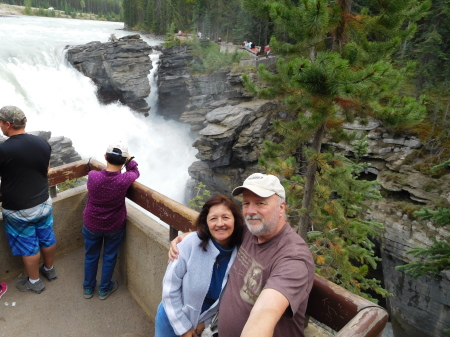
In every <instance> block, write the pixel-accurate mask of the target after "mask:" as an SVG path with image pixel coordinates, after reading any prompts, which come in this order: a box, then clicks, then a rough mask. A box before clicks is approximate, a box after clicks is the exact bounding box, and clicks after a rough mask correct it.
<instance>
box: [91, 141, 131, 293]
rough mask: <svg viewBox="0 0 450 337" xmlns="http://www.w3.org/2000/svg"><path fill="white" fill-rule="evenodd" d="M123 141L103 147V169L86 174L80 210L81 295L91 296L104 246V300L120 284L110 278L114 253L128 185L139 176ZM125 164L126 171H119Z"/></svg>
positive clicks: (101, 290) (120, 238)
mask: <svg viewBox="0 0 450 337" xmlns="http://www.w3.org/2000/svg"><path fill="white" fill-rule="evenodd" d="M133 158H134V157H130V155H129V154H128V148H127V147H126V146H125V145H124V144H122V143H120V142H119V143H114V144H112V145H110V146H108V149H107V150H106V154H105V159H106V169H103V170H101V171H90V172H89V174H88V181H87V189H88V200H87V203H86V208H85V209H84V212H83V222H84V225H83V229H82V232H83V236H84V246H85V258H84V282H83V289H84V298H86V299H89V298H92V296H93V294H94V290H95V286H96V284H97V279H96V276H97V268H98V261H99V259H100V252H101V250H102V246H103V266H102V279H101V281H100V285H99V292H98V293H99V298H100V299H101V300H105V299H106V298H108V296H109V295H111V294H112V293H113V292H114V291H115V290H116V289H117V287H118V286H119V284H118V282H117V281H112V280H111V278H112V275H113V272H114V267H115V266H116V261H117V254H118V252H119V248H120V245H121V243H122V241H123V238H124V236H125V222H126V218H127V209H126V207H125V196H126V193H127V190H128V188H129V187H130V186H131V184H132V183H133V182H134V181H135V180H136V179H137V178H138V177H139V170H138V164H137V163H136V161H134V160H133ZM124 166H125V168H126V172H124V173H122V172H121V171H122V169H123V167H124Z"/></svg>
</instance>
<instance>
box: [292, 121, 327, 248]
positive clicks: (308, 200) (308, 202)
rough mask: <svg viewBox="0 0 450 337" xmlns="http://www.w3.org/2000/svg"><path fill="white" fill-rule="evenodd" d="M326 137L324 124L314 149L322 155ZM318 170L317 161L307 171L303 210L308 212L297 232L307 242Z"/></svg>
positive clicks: (315, 138) (301, 220)
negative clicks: (323, 142)
mask: <svg viewBox="0 0 450 337" xmlns="http://www.w3.org/2000/svg"><path fill="white" fill-rule="evenodd" d="M324 135H325V123H324V124H322V125H321V126H320V127H319V128H318V129H317V131H316V132H315V133H314V138H313V141H312V148H313V149H314V150H315V151H316V152H317V153H320V150H321V147H322V141H323V137H324ZM316 170H317V164H316V162H315V161H311V162H309V164H308V169H307V170H306V181H305V193H304V195H303V201H302V209H305V210H306V211H305V214H304V215H303V216H302V217H301V218H300V221H299V223H298V231H297V233H298V235H300V236H301V237H302V238H303V239H304V240H305V241H306V235H307V233H308V229H309V227H310V213H311V206H312V201H313V196H314V181H315V179H316Z"/></svg>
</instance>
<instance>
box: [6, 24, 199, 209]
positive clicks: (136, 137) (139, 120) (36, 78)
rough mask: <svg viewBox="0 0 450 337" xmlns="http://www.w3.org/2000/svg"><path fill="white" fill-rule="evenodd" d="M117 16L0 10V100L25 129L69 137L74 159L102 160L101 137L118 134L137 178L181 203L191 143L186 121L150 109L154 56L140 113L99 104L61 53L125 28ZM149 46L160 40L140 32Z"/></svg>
mask: <svg viewBox="0 0 450 337" xmlns="http://www.w3.org/2000/svg"><path fill="white" fill-rule="evenodd" d="M122 28H123V23H112V22H100V21H87V20H83V21H81V20H71V19H56V18H39V17H27V16H17V17H0V107H2V106H5V105H16V106H18V107H20V108H21V109H22V110H23V111H24V112H25V114H26V116H27V119H28V123H27V127H26V130H27V131H38V130H42V131H51V133H52V136H65V137H68V138H70V139H71V140H72V142H73V146H74V148H75V150H76V151H77V152H78V153H79V154H80V156H81V157H82V158H91V157H92V158H95V159H97V160H99V161H101V162H103V163H104V162H105V161H104V158H103V154H104V153H105V150H106V148H107V146H108V144H109V143H111V142H113V141H115V140H123V141H125V142H126V143H128V147H129V152H130V154H131V155H133V156H135V157H136V161H137V162H138V163H139V169H140V172H141V177H140V178H139V179H138V181H139V182H141V183H142V184H144V185H146V186H148V187H150V188H152V189H154V190H156V191H158V192H160V193H162V194H164V195H166V196H168V197H170V198H172V199H174V200H176V201H178V202H182V203H185V200H184V189H185V185H186V181H187V180H188V178H189V175H188V173H187V169H188V167H189V165H190V164H191V163H192V162H193V161H194V160H195V153H196V150H195V149H194V148H192V146H191V144H192V142H193V139H192V138H191V135H190V132H189V126H187V125H184V124H181V123H179V122H176V121H167V120H164V118H162V117H161V116H159V115H157V114H156V100H157V87H156V80H155V77H156V76H157V60H158V58H159V55H158V54H157V53H154V54H152V55H150V57H151V59H152V64H153V69H152V71H151V73H150V74H149V80H150V85H151V94H150V96H149V97H148V99H147V102H148V103H149V105H150V106H151V107H152V109H151V110H150V115H149V116H148V117H144V116H143V115H140V114H138V113H136V112H134V111H132V110H130V109H129V108H128V107H126V106H124V105H122V104H120V103H114V104H109V105H102V104H100V103H99V101H98V99H97V97H96V94H95V93H96V89H97V88H96V86H95V85H94V83H93V82H92V81H91V80H90V79H89V78H87V77H85V76H84V75H83V74H81V73H79V72H78V71H76V70H75V69H74V68H73V67H72V66H71V65H70V64H69V63H68V62H67V60H66V58H65V51H64V49H65V47H66V46H67V45H78V44H85V43H88V42H91V41H100V42H107V41H108V38H109V36H110V35H111V34H115V35H116V37H118V38H120V37H122V36H125V35H128V34H135V33H133V32H126V31H124V30H122ZM142 38H143V39H144V40H145V41H146V42H147V43H148V44H149V45H157V44H159V43H160V42H161V41H157V40H151V39H149V38H145V37H142Z"/></svg>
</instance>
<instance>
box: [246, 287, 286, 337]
mask: <svg viewBox="0 0 450 337" xmlns="http://www.w3.org/2000/svg"><path fill="white" fill-rule="evenodd" d="M288 306H289V301H288V299H287V298H286V297H285V296H284V295H283V294H282V293H280V292H279V291H277V290H275V289H264V290H263V291H261V294H260V295H259V296H258V299H257V300H256V303H255V305H254V306H253V309H252V311H251V312H250V316H249V318H248V320H247V323H246V324H245V326H244V329H243V330H242V333H241V337H272V336H273V333H274V329H275V325H276V324H277V323H278V321H279V320H280V318H281V316H282V315H283V314H284V312H285V311H286V309H287V307H288Z"/></svg>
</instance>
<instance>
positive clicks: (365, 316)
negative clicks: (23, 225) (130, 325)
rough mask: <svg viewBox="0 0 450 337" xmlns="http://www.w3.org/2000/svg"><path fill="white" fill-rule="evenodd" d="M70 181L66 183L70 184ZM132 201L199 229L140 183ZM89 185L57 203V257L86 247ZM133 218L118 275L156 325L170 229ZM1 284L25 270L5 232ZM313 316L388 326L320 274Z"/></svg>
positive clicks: (65, 174) (365, 332)
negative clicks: (84, 230) (84, 233)
mask: <svg viewBox="0 0 450 337" xmlns="http://www.w3.org/2000/svg"><path fill="white" fill-rule="evenodd" d="M102 167H103V165H102V164H101V163H99V162H97V161H91V162H89V161H88V160H83V161H79V162H75V163H72V164H68V165H64V166H60V167H57V168H54V169H52V170H51V171H50V173H49V182H50V185H51V186H53V185H56V184H58V183H61V182H63V181H65V180H69V179H74V178H78V177H82V176H84V175H86V174H87V172H88V171H89V170H91V169H96V170H99V169H101V168H102ZM64 179H65V180H64ZM128 197H129V198H130V199H131V200H132V201H134V202H135V203H137V204H138V205H139V206H141V207H143V208H144V209H146V210H148V211H150V212H151V213H153V214H154V215H156V216H157V217H159V218H161V219H163V220H164V221H165V222H166V223H168V224H170V225H171V226H172V228H173V230H172V232H173V231H178V230H181V231H186V230H193V228H192V221H193V220H194V219H195V217H196V215H197V212H195V211H193V210H191V209H189V208H188V207H186V206H184V205H181V204H179V203H177V202H175V201H173V200H171V199H169V198H167V197H165V196H164V195H162V194H160V193H158V192H156V191H153V190H151V189H150V188H148V187H146V186H144V185H142V184H139V183H136V182H135V183H134V184H133V185H132V187H131V188H130V191H129V193H128ZM86 198H87V191H86V187H85V186H81V187H77V188H74V189H71V190H68V191H65V192H62V193H59V195H58V196H56V197H54V198H53V205H54V206H53V214H54V219H55V226H54V228H55V235H56V238H57V255H61V254H63V253H65V252H68V251H71V250H74V249H76V248H78V247H81V246H82V245H83V238H82V234H81V226H82V211H83V209H84V207H85V204H86ZM127 210H128V219H127V235H126V238H125V243H124V245H123V247H122V250H121V252H120V254H119V256H120V257H119V263H118V271H119V273H120V276H121V280H122V282H123V283H124V284H125V285H126V286H127V288H128V291H129V292H130V293H131V294H132V295H133V297H134V298H135V300H136V301H137V302H138V303H139V304H140V306H141V307H142V308H143V309H144V310H145V312H146V313H147V314H148V315H149V317H150V318H151V319H152V320H153V319H154V317H155V315H156V309H157V306H158V304H159V302H160V301H161V293H162V279H163V277H164V273H165V270H166V266H167V251H168V246H169V242H170V241H169V229H167V228H165V227H163V226H162V225H160V224H159V223H157V222H156V221H155V220H153V219H152V218H150V217H149V216H148V215H147V214H145V213H144V212H142V211H141V210H140V209H138V208H137V207H136V206H135V205H134V204H133V203H132V202H127ZM0 254H1V259H0V279H2V280H4V279H7V278H12V277H15V276H16V275H18V274H19V273H20V272H22V271H23V269H24V268H23V264H22V261H21V259H20V257H17V256H16V257H13V256H11V253H10V251H9V245H8V243H7V240H6V237H5V233H4V231H1V232H0ZM307 314H309V315H310V316H311V317H313V318H314V319H316V320H318V321H319V322H321V323H324V324H326V325H327V326H329V327H331V328H332V329H334V330H336V331H338V332H337V334H336V336H340V337H344V336H361V337H364V336H365V337H376V336H381V333H382V331H383V329H384V326H385V325H386V322H387V319H388V315H387V313H386V311H385V310H384V309H383V308H382V307H380V306H378V305H375V304H374V303H372V302H370V301H368V300H366V299H364V298H362V297H360V296H357V295H355V294H353V293H350V292H349V291H347V290H345V289H343V288H342V287H340V286H338V285H336V284H334V283H332V282H329V281H327V280H325V279H324V278H322V277H320V276H318V275H316V277H315V280H314V285H313V289H312V292H311V295H310V298H309V301H308V309H307Z"/></svg>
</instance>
